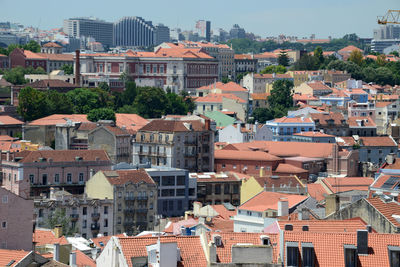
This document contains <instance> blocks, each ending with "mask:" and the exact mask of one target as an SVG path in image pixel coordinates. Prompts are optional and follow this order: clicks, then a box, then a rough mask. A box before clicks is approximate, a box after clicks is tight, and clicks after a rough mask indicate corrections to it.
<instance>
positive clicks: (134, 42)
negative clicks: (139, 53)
mask: <svg viewBox="0 0 400 267" xmlns="http://www.w3.org/2000/svg"><path fill="white" fill-rule="evenodd" d="M113 27H114V28H113V29H114V30H113V45H114V46H122V47H137V46H143V47H147V46H151V45H153V44H154V41H155V40H154V37H155V36H154V33H155V28H154V26H153V24H152V22H151V21H146V20H144V19H143V18H141V17H123V18H121V19H120V20H119V21H117V22H115V23H114V26H113Z"/></svg>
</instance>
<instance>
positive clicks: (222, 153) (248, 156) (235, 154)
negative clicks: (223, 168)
mask: <svg viewBox="0 0 400 267" xmlns="http://www.w3.org/2000/svg"><path fill="white" fill-rule="evenodd" d="M214 158H215V160H221V159H229V160H251V161H254V160H257V161H279V160H281V158H279V157H276V156H274V155H271V154H269V153H267V152H263V151H235V150H224V149H219V150H215V151H214Z"/></svg>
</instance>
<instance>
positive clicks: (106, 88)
mask: <svg viewBox="0 0 400 267" xmlns="http://www.w3.org/2000/svg"><path fill="white" fill-rule="evenodd" d="M99 88H100V89H101V90H103V91H105V92H110V86H108V83H106V82H101V83H99Z"/></svg>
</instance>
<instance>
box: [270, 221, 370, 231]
mask: <svg viewBox="0 0 400 267" xmlns="http://www.w3.org/2000/svg"><path fill="white" fill-rule="evenodd" d="M274 224H276V225H277V226H278V227H277V229H281V230H284V229H285V225H286V224H291V225H293V230H292V231H293V232H303V226H308V231H309V232H317V233H348V232H354V233H356V232H357V230H361V229H366V226H367V224H366V223H365V222H364V221H363V220H361V219H359V218H357V219H350V220H282V221H276V222H274ZM274 229H276V228H273V227H272V226H271V227H270V226H267V227H266V228H265V229H264V233H275V231H274ZM271 230H272V231H271Z"/></svg>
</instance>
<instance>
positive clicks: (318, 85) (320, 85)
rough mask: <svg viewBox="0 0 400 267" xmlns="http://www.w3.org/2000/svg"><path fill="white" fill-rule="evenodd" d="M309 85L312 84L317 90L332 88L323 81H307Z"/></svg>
mask: <svg viewBox="0 0 400 267" xmlns="http://www.w3.org/2000/svg"><path fill="white" fill-rule="evenodd" d="M307 85H308V86H310V87H311V88H312V89H313V90H316V91H322V90H323V91H327V90H332V88H331V87H329V86H327V85H326V84H324V83H323V82H320V81H313V82H309V83H307Z"/></svg>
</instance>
